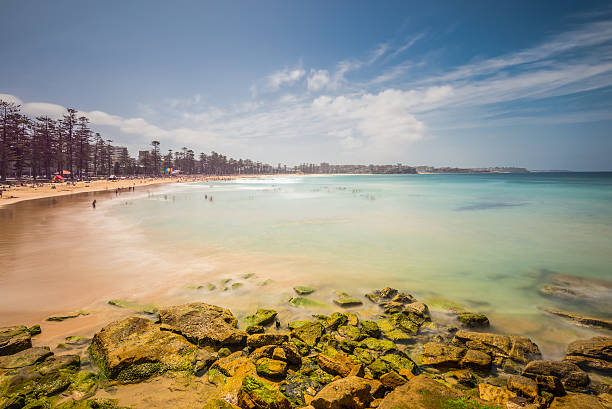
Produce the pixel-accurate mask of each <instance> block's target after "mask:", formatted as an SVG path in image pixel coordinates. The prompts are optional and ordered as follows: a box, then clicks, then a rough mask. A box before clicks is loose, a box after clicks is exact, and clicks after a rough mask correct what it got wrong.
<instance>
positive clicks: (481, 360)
mask: <svg viewBox="0 0 612 409" xmlns="http://www.w3.org/2000/svg"><path fill="white" fill-rule="evenodd" d="M459 364H460V366H461V367H462V368H468V369H473V370H475V371H486V370H488V369H489V368H491V355H489V354H487V353H486V352H482V351H479V350H477V349H468V350H467V352H466V353H465V355H464V356H463V358H462V359H461V362H460V363H459Z"/></svg>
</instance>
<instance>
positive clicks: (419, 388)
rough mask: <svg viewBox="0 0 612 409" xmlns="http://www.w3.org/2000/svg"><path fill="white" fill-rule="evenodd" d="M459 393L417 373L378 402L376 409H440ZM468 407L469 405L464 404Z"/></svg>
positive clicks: (456, 397) (458, 395) (457, 396)
mask: <svg viewBox="0 0 612 409" xmlns="http://www.w3.org/2000/svg"><path fill="white" fill-rule="evenodd" d="M460 396H461V395H460V393H459V392H458V391H456V390H454V389H452V388H449V387H448V386H446V385H444V384H443V383H441V382H438V381H436V380H434V379H432V378H430V377H428V376H425V375H419V376H416V377H414V378H413V379H412V380H410V381H409V382H407V383H405V384H404V385H402V386H399V387H397V388H395V389H394V390H393V391H392V392H391V393H389V394H388V395H387V396H386V397H385V398H384V399H383V400H382V402H381V403H380V405H379V406H378V409H404V408H405V409H409V408H419V409H440V408H441V407H444V406H442V405H443V404H447V403H448V401H450V400H454V399H458V398H459V397H460ZM465 407H469V406H467V405H466V406H465Z"/></svg>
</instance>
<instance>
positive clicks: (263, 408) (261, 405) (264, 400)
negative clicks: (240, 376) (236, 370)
mask: <svg viewBox="0 0 612 409" xmlns="http://www.w3.org/2000/svg"><path fill="white" fill-rule="evenodd" d="M238 402H239V406H240V407H241V408H249V409H290V408H291V403H290V402H289V399H287V397H286V396H285V395H283V394H282V392H280V391H279V390H278V389H276V388H275V387H274V386H273V385H272V384H270V383H267V382H264V381H263V380H260V379H257V378H255V377H252V376H247V377H245V378H244V380H243V381H242V386H241V388H240V393H239V395H238Z"/></svg>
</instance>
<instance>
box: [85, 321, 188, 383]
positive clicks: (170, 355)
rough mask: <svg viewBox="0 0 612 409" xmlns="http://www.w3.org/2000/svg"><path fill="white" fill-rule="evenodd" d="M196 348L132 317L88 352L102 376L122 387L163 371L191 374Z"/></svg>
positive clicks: (97, 336)
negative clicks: (117, 382) (122, 384)
mask: <svg viewBox="0 0 612 409" xmlns="http://www.w3.org/2000/svg"><path fill="white" fill-rule="evenodd" d="M196 350H197V347H196V346H195V345H193V344H191V343H189V342H187V341H186V340H185V338H183V337H181V336H180V335H177V334H173V333H171V332H168V331H161V329H160V327H159V326H157V325H154V324H153V323H151V321H149V320H147V319H144V318H140V317H131V318H127V319H125V320H123V321H116V322H113V323H111V324H109V325H107V326H106V327H104V328H102V329H101V330H100V331H99V332H98V333H96V334H95V335H94V337H93V340H92V343H91V345H90V346H89V352H90V355H91V357H92V359H93V361H94V362H95V363H96V365H97V366H98V368H99V369H100V371H101V373H102V374H103V375H104V376H105V377H107V378H108V379H111V380H116V381H119V382H121V383H133V382H140V381H142V380H144V379H147V378H150V377H152V376H155V375H158V374H161V373H163V372H166V371H184V372H187V373H191V372H192V371H193V362H194V361H195V357H196Z"/></svg>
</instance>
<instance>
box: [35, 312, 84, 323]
mask: <svg viewBox="0 0 612 409" xmlns="http://www.w3.org/2000/svg"><path fill="white" fill-rule="evenodd" d="M81 315H89V313H88V312H85V311H77V312H73V313H69V314H64V315H53V316H51V317H48V318H47V319H45V321H65V320H68V319H70V318H77V317H80V316H81Z"/></svg>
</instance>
